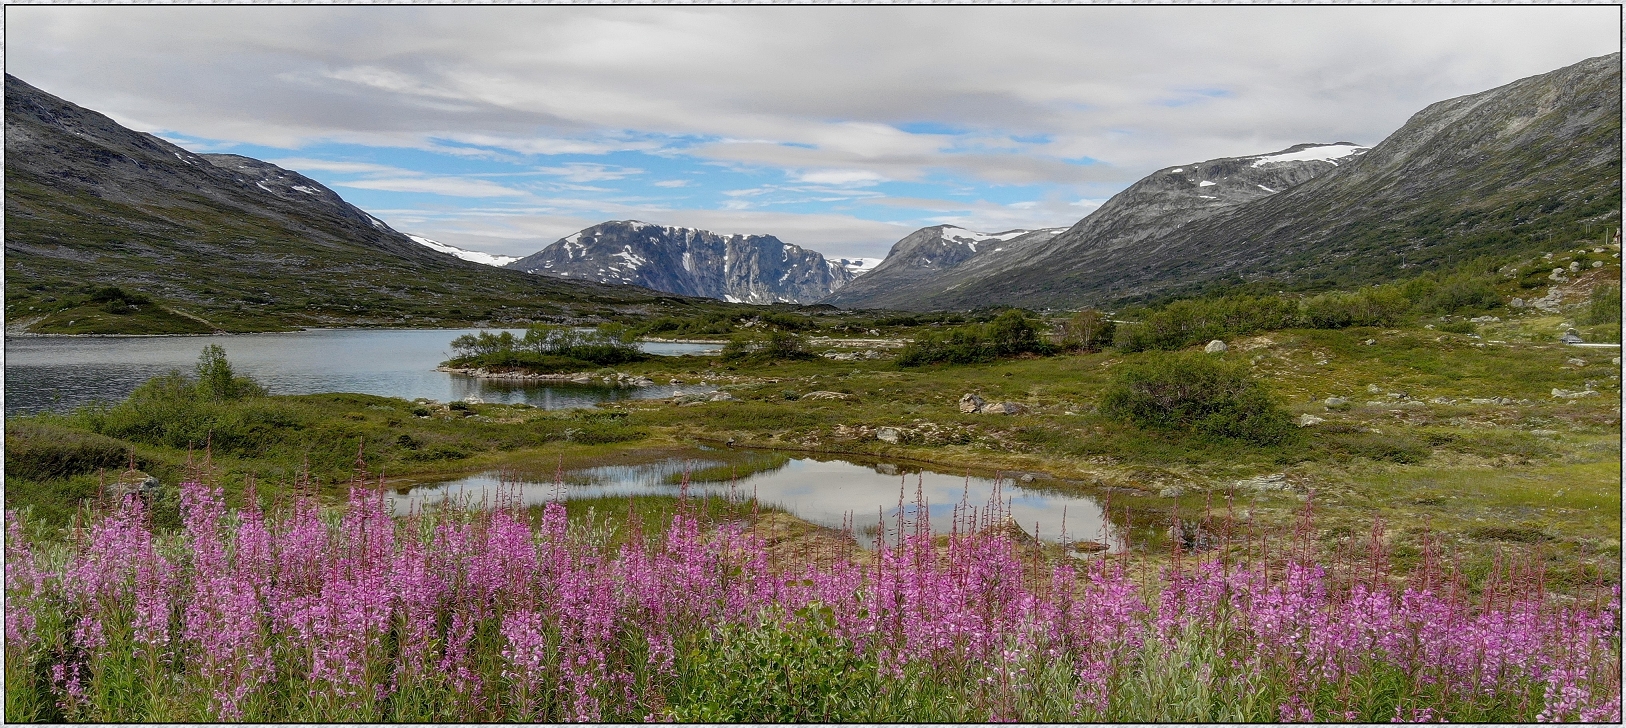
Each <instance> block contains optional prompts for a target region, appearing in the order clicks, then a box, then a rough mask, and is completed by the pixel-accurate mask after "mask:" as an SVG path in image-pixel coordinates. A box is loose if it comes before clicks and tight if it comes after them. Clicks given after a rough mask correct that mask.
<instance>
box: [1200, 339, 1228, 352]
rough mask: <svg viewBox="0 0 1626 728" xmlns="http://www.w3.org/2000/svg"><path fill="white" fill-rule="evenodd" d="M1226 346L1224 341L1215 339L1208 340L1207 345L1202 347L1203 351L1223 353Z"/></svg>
mask: <svg viewBox="0 0 1626 728" xmlns="http://www.w3.org/2000/svg"><path fill="white" fill-rule="evenodd" d="M1227 348H1228V347H1226V346H1225V342H1223V341H1220V340H1219V339H1215V340H1213V341H1210V342H1208V346H1205V347H1203V351H1204V352H1207V353H1209V354H1224V353H1225V350H1226V349H1227Z"/></svg>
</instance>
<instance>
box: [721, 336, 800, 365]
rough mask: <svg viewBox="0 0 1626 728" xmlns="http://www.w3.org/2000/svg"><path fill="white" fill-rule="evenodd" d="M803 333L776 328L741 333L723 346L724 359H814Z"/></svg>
mask: <svg viewBox="0 0 1626 728" xmlns="http://www.w3.org/2000/svg"><path fill="white" fill-rule="evenodd" d="M813 358H816V355H815V354H813V353H812V352H810V351H808V350H807V341H806V340H805V339H803V338H802V337H801V335H799V334H796V333H793V332H790V331H784V330H780V329H774V330H772V331H768V332H766V333H739V334H735V335H734V336H732V337H730V338H729V340H728V343H727V344H725V345H724V346H723V361H727V362H746V363H760V362H768V361H775V360H796V359H813Z"/></svg>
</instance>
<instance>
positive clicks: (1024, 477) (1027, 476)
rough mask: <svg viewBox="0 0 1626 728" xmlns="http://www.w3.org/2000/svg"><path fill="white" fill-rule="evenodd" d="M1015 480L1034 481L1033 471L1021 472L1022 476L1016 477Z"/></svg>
mask: <svg viewBox="0 0 1626 728" xmlns="http://www.w3.org/2000/svg"><path fill="white" fill-rule="evenodd" d="M1017 480H1019V481H1021V482H1023V483H1031V482H1033V481H1034V477H1033V473H1023V474H1022V477H1020V478H1017Z"/></svg>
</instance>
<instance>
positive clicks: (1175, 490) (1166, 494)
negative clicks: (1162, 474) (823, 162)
mask: <svg viewBox="0 0 1626 728" xmlns="http://www.w3.org/2000/svg"><path fill="white" fill-rule="evenodd" d="M1185 494H1186V490H1185V489H1184V488H1181V487H1180V486H1178V485H1171V486H1167V487H1165V488H1163V489H1162V490H1160V491H1158V492H1157V497H1159V498H1179V497H1180V496H1183V495H1185Z"/></svg>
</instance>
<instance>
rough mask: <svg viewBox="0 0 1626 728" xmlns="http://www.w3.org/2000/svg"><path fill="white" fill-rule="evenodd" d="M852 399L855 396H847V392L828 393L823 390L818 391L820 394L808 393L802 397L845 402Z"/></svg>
mask: <svg viewBox="0 0 1626 728" xmlns="http://www.w3.org/2000/svg"><path fill="white" fill-rule="evenodd" d="M852 398H853V396H852V395H850V394H847V393H846V392H826V391H822V390H821V391H818V392H808V393H807V394H804V395H802V399H843V400H845V399H852Z"/></svg>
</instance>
